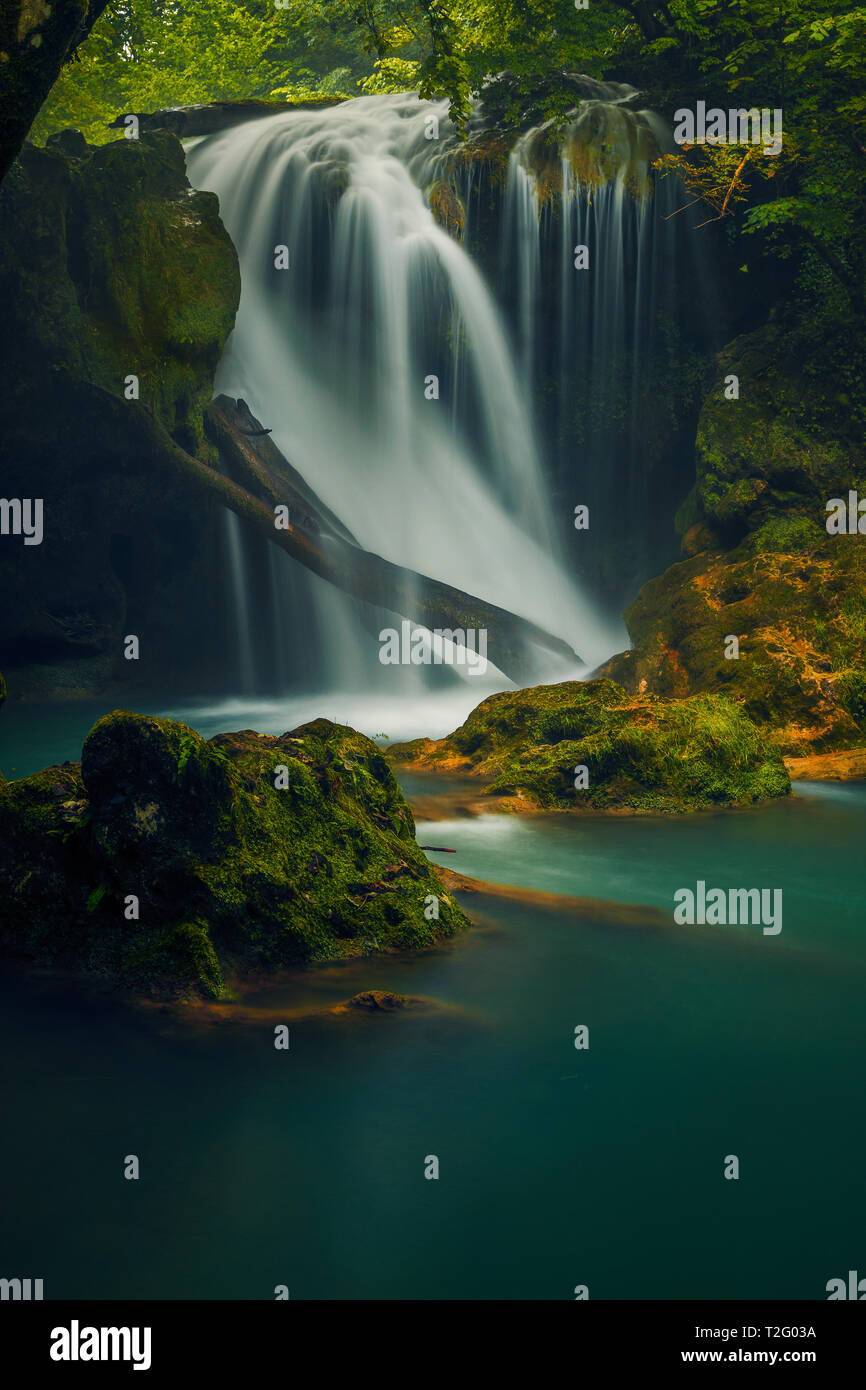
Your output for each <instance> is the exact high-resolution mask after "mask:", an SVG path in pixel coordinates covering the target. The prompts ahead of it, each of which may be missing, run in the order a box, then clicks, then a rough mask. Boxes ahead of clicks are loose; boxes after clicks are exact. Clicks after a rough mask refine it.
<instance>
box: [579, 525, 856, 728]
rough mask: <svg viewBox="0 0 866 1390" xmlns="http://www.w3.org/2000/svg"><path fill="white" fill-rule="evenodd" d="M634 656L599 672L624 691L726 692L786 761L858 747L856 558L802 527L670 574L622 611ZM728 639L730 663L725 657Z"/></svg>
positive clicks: (766, 530) (843, 541) (852, 549)
mask: <svg viewBox="0 0 866 1390" xmlns="http://www.w3.org/2000/svg"><path fill="white" fill-rule="evenodd" d="M625 619H626V622H627V624H628V628H629V632H630V634H631V637H632V641H633V643H634V647H633V650H632V651H630V652H626V653H624V654H622V655H621V656H618V657H615V658H614V659H613V660H612V661H610V662H608V663H607V664H606V665H605V666H604V667H603V668H602V670H603V672H604V673H606V674H609V675H611V676H613V677H614V678H615V679H617V680H622V681H623V682H624V683H625V684H626V685H627V686H628V688H629V689H631V690H634V691H641V690H647V689H649V690H653V691H655V692H657V693H659V694H662V695H669V696H685V695H690V694H694V693H696V692H700V691H719V692H725V693H726V694H728V695H729V696H731V697H732V698H734V699H736V700H737V701H738V702H739V703H741V704H742V706H743V708H744V709H745V711H746V712H747V713H748V714H749V715H750V716H751V718H753V719H754V720H756V721H757V722H758V723H760V724H762V725H764V726H766V727H768V728H769V729H770V730H771V732H772V736H773V738H774V739H775V740H776V741H777V742H778V743H779V746H780V747H781V748H782V749H783V751H784V752H786V753H789V754H798V753H807V752H809V751H816V752H817V751H831V750H833V749H841V748H849V747H856V746H858V745H859V744H862V743H863V742H864V741H866V710H864V708H863V704H862V701H861V700H860V699H859V697H858V693H857V692H858V691H859V690H860V689H862V686H863V682H864V675H866V549H864V541H863V538H862V537H858V536H828V535H827V534H826V532H823V533H822V531H821V530H820V529H819V528H818V526H817V525H816V524H815V523H814V522H813V521H807V520H806V519H803V518H787V519H778V520H771V521H768V522H767V523H765V525H764V526H763V527H761V528H760V529H759V530H758V531H754V532H752V533H751V534H750V535H749V536H747V537H746V539H745V540H744V541H743V542H742V543H741V544H740V545H739V546H737V547H736V548H735V549H734V550H732V551H710V552H704V553H702V554H700V555H697V556H694V557H692V558H690V559H688V560H684V561H683V562H682V563H680V564H678V565H673V566H672V567H671V568H670V569H669V570H667V571H666V572H665V573H664V574H663V575H660V576H659V577H658V578H657V579H653V580H651V581H650V583H649V584H646V585H645V586H644V588H643V589H642V590H641V592H640V593H639V595H638V597H637V598H636V599H635V601H634V603H632V604H631V605H630V606H629V607H628V608H627V609H626V611H625ZM731 636H735V637H736V638H737V642H738V652H739V655H738V656H736V657H733V656H726V655H725V652H726V650H728V649H729V642H728V639H729V638H730V637H731Z"/></svg>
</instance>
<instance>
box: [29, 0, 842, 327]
mask: <svg viewBox="0 0 866 1390" xmlns="http://www.w3.org/2000/svg"><path fill="white" fill-rule="evenodd" d="M577 73H583V74H587V75H589V76H590V77H594V78H598V79H613V80H625V81H630V82H632V83H634V84H635V85H638V86H639V87H640V88H641V89H642V90H643V92H644V93H645V98H646V104H647V105H651V106H654V107H655V108H657V109H659V110H661V111H663V112H665V113H666V114H668V115H672V113H673V110H674V108H675V106H681V105H683V104H688V105H693V104H694V102H695V101H696V100H699V99H701V100H705V101H707V103H708V104H715V105H719V106H722V107H727V106H728V105H734V106H736V107H739V108H742V107H746V108H748V107H750V106H757V107H758V108H770V109H776V108H781V109H782V110H783V112H784V149H783V153H782V154H781V155H780V156H778V157H774V156H764V155H763V154H762V153H760V154H759V153H757V152H756V150H755V148H754V147H749V146H738V145H726V146H717V147H708V146H703V147H700V148H696V149H692V150H685V149H683V150H680V151H679V152H678V153H677V154H675V155H673V156H669V157H667V158H666V159H665V161H664V163H663V170H664V171H667V172H675V173H677V174H678V175H679V176H680V177H681V178H682V179H683V180H684V182H685V184H686V187H687V189H688V190H689V191H690V193H691V195H692V197H693V198H695V199H696V200H702V201H703V202H704V203H705V205H706V207H707V219H706V220H707V221H713V220H718V219H720V218H723V219H729V220H730V223H731V225H734V224H735V223H736V224H737V225H738V228H739V230H740V231H741V232H742V233H743V234H745V235H746V236H758V237H760V238H761V240H762V244H763V245H766V246H769V247H771V248H772V249H774V250H775V251H776V252H777V253H778V254H779V255H781V256H783V257H785V256H790V255H791V254H794V253H797V254H801V253H803V252H805V251H806V250H807V248H809V247H811V248H812V250H813V251H816V252H817V254H818V255H820V256H821V257H822V258H823V259H824V261H825V263H826V264H827V265H828V266H829V267H830V269H831V270H832V272H833V274H834V275H835V276H836V278H837V280H838V281H839V283H840V284H842V285H844V286H845V289H846V292H847V294H848V297H849V302H850V304H851V305H852V306H853V307H854V308H855V310H858V311H862V310H863V309H864V302H863V280H864V266H866V246H864V232H863V224H864V217H863V212H864V204H866V7H863V6H861V5H857V4H850V3H844V0H843V3H839V4H838V5H836V7H835V8H834V9H833V10H832V11H828V10H827V8H826V0H786V3H785V4H784V5H781V4H780V3H779V0H740V3H738V4H736V5H732V4H730V3H729V0H667V3H660V4H659V3H655V2H654V0H592V3H591V4H590V5H589V6H588V8H587V9H581V10H579V9H576V7H575V5H574V3H573V0H208V4H207V5H204V6H190V5H186V4H183V3H182V0H113V3H111V4H110V5H109V8H108V10H107V11H106V13H105V14H104V15H103V17H102V19H101V20H100V21H99V23H98V24H97V26H96V28H95V29H94V31H93V33H92V35H91V36H90V38H89V39H88V41H87V42H86V43H85V44H83V45H82V46H81V48H80V49H79V51H78V54H77V57H76V61H74V62H72V63H71V64H69V65H68V66H67V68H66V69H65V70H64V72H63V74H62V76H61V79H60V81H59V82H58V83H57V85H56V87H55V89H54V90H53V92H52V93H51V96H50V98H49V100H48V102H47V104H46V106H45V108H44V109H43V111H42V113H41V115H40V117H39V120H38V122H37V126H36V127H35V131H34V137H35V138H36V139H37V140H38V141H43V140H44V139H45V138H46V137H47V135H48V134H50V133H51V132H52V131H55V130H58V129H61V128H63V127H65V126H69V125H74V126H78V127H79V128H81V129H82V130H84V132H85V134H86V135H87V137H88V139H90V140H98V141H101V140H105V139H106V138H108V132H107V130H106V128H105V127H106V124H107V122H108V121H110V120H111V119H112V118H113V117H115V116H117V115H118V114H121V113H123V112H125V111H130V110H139V111H142V110H154V109H157V108H159V107H162V106H171V105H183V104H187V103H191V102H203V101H213V100H217V99H230V98H238V97H271V96H274V97H289V98H292V99H303V98H305V97H310V96H313V95H319V96H337V97H343V96H347V97H348V96H353V95H359V94H362V93H365V92H389V91H398V90H406V89H414V90H417V91H418V92H419V93H420V95H421V96H422V97H424V98H447V99H448V100H449V102H450V110H451V116H452V120H453V121H454V124H455V126H456V128H457V129H458V130H459V131H464V132H465V130H466V129H467V126H468V121H469V117H470V113H471V109H472V102H473V99H474V98H476V97H478V96H479V94H480V95H481V97H482V101H483V110H484V112H485V115H486V116H487V119H488V121H493V122H495V123H496V124H497V125H499V126H501V127H505V128H516V127H524V128H525V127H526V125H527V124H533V123H537V122H539V121H542V120H548V119H551V118H561V117H563V116H564V115H565V114H566V113H567V112H568V111H569V110H570V109H571V108H572V107H573V106H574V104H575V101H576V99H577V98H576V92H575V83H574V77H575V74H577Z"/></svg>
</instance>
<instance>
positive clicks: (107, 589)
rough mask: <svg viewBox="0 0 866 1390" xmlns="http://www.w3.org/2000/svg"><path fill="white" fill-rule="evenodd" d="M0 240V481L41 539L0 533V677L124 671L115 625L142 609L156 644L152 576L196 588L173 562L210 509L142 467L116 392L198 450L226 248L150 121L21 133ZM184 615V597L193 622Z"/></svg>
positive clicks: (199, 541)
mask: <svg viewBox="0 0 866 1390" xmlns="http://www.w3.org/2000/svg"><path fill="white" fill-rule="evenodd" d="M0 245H2V252H0V297H2V300H3V303H4V307H5V310H6V313H7V316H8V319H7V324H6V328H7V332H6V334H5V337H4V346H3V347H2V349H0V366H2V372H3V382H4V390H3V393H2V399H0V431H2V434H3V438H4V453H5V459H4V492H5V495H6V496H7V497H18V498H41V499H43V509H44V535H43V538H42V541H41V544H33V545H28V546H25V545H24V544H23V539H22V538H20V537H14V538H13V537H4V541H3V545H2V548H0V585H2V588H3V592H4V595H5V596H6V598H7V604H6V617H5V621H4V625H3V635H2V650H0V660H3V661H4V664H5V668H6V671H7V675H8V676H9V677H10V682H11V685H12V688H13V689H14V690H15V692H16V694H17V695H26V694H28V693H29V694H51V695H53V696H63V695H68V696H74V695H78V694H87V693H90V692H92V691H94V690H98V689H103V688H105V687H106V686H110V684H111V683H112V681H113V680H114V679H115V678H116V677H118V676H122V675H124V674H127V675H128V671H126V672H125V671H124V670H123V668H124V667H125V666H126V665H127V663H124V662H123V660H122V638H123V636H124V635H125V634H126V633H128V632H130V631H132V632H135V631H136V630H137V627H136V624H142V623H143V621H144V619H145V618H147V619H148V623H147V626H148V629H149V631H151V632H152V633H155V634H156V637H155V641H156V642H157V644H158V643H159V640H160V633H161V631H163V630H164V626H165V624H164V620H163V621H162V622H161V621H160V612H161V610H162V609H164V607H165V596H166V593H167V591H168V590H169V589H171V591H172V592H173V593H174V594H175V598H174V599H173V600H172V606H174V607H176V605H177V604H178V603H179V604H180V605H181V607H182V608H183V607H184V605H185V604H187V603H188V602H191V601H190V600H188V599H187V598H186V596H185V595H186V594H190V593H192V591H193V590H194V589H195V588H196V587H201V588H202V590H203V592H206V587H207V586H206V584H204V583H202V585H201V586H197V585H194V584H192V583H190V580H191V579H192V578H193V577H194V576H195V575H196V574H198V573H199V567H200V566H201V564H202V559H203V556H204V554H205V553H206V549H207V538H208V534H209V529H210V528H211V522H212V518H211V517H209V516H208V515H207V514H206V512H203V508H202V505H201V503H200V502H197V501H195V500H194V499H193V498H192V497H190V496H186V495H185V494H184V492H183V490H182V489H179V488H178V485H177V483H176V482H173V481H172V480H171V479H170V478H168V477H165V476H162V475H161V474H160V473H159V471H158V470H157V469H156V468H155V467H154V464H153V462H152V459H151V458H150V456H149V454H148V452H147V451H146V450H145V449H144V448H143V446H142V444H141V443H140V442H139V441H138V439H137V434H136V431H135V430H134V429H133V428H132V427H130V428H129V430H128V431H127V430H126V429H125V426H124V422H123V419H122V412H121V413H119V412H118V409H117V405H118V402H120V403H121V404H123V403H125V401H126V400H128V399H134V395H133V393H134V392H135V391H136V389H137V391H138V399H139V400H140V401H141V403H142V404H143V405H144V406H145V407H146V408H147V409H148V411H149V412H150V413H151V414H152V415H153V416H154V417H155V418H156V419H157V420H158V421H160V423H161V424H163V425H164V426H165V428H166V429H167V430H168V431H169V433H170V434H171V435H172V436H173V437H174V439H175V440H176V441H177V442H178V443H179V444H181V445H182V446H183V447H184V448H186V449H188V450H189V451H191V452H196V453H201V451H202V450H203V449H205V450H206V448H207V446H206V445H205V444H204V443H203V434H202V408H203V406H204V404H205V403H206V402H207V400H208V399H209V397H210V395H211V392H212V382H213V374H214V371H215V369H216V365H217V363H218V361H219V357H220V354H221V352H222V348H223V345H224V343H225V340H226V338H227V336H228V334H229V332H230V330H231V328H232V325H233V322H234V315H235V311H236V308H237V304H238V301H239V297H240V277H239V271H238V265H237V257H236V254H235V251H234V247H233V246H232V243H231V241H230V239H229V237H228V234H227V233H226V231H225V229H224V227H223V226H222V223H221V222H220V218H219V208H218V202H217V199H216V197H215V196H214V195H212V194H208V193H195V192H193V191H192V190H191V189H190V187H189V184H188V182H187V178H186V171H185V164H184V155H183V149H182V147H181V145H180V143H179V141H178V140H177V139H176V138H175V137H174V136H173V135H170V134H163V133H159V134H153V135H145V136H143V137H142V139H141V140H139V141H132V140H130V141H127V140H120V141H118V142H116V143H114V144H110V145H105V146H102V147H100V148H98V149H94V148H90V147H88V146H87V145H86V144H85V142H84V140H83V138H82V137H81V136H80V135H78V134H77V133H76V132H71V131H67V132H64V133H63V134H62V135H61V136H58V137H56V138H55V139H54V140H53V141H52V142H51V144H50V146H49V147H48V148H46V149H44V150H43V149H36V148H33V147H30V146H28V147H25V149H24V151H23V153H22V155H21V156H20V158H19V159H18V160H17V161H16V163H15V164H14V165H13V167H12V169H11V170H10V172H9V174H8V176H7V178H6V180H5V182H4V184H3V188H2V191H0ZM133 377H134V378H137V387H136V385H135V383H133V382H132V381H131V380H130V378H133ZM108 397H111V398H112V399H111V400H108V399H107V398H108ZM82 537H86V538H87V539H86V543H83V542H82ZM179 538H183V543H180V544H179V543H178V540H179ZM204 573H205V572H204V571H202V573H201V576H200V577H201V579H202V580H203V579H204ZM201 616H202V615H201V613H197V612H196V610H195V608H194V606H193V607H189V608H188V610H187V617H188V620H189V622H190V623H191V624H195V622H196V621H197V620H198V621H200V620H201ZM163 655H164V659H165V662H166V663H167V664H169V665H170V662H171V654H170V653H169V652H168V651H166V652H165V653H164V654H163Z"/></svg>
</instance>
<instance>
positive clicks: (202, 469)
mask: <svg viewBox="0 0 866 1390" xmlns="http://www.w3.org/2000/svg"><path fill="white" fill-rule="evenodd" d="M89 389H90V390H92V391H94V392H96V393H98V395H99V396H100V397H101V398H102V399H103V400H104V403H105V408H106V409H107V410H111V411H113V412H114V414H115V418H116V419H117V420H118V432H119V433H120V434H122V433H123V432H125V430H127V429H128V428H129V424H130V423H131V422H133V421H134V422H135V424H136V427H137V433H138V434H139V436H140V439H141V442H142V443H145V444H146V445H147V448H148V452H149V453H150V454H151V455H152V457H153V459H154V461H155V462H157V463H162V464H163V465H164V466H166V467H167V468H169V469H171V470H173V471H174V472H175V473H176V474H177V475H179V476H180V477H182V478H184V479H185V480H186V482H187V483H188V484H190V485H192V486H193V487H196V488H198V489H199V490H201V491H203V492H205V493H207V494H208V495H209V496H211V497H213V498H215V499H216V500H218V501H219V502H221V503H222V505H223V506H225V507H228V508H229V509H230V510H231V511H233V512H234V513H235V514H236V515H237V516H240V517H243V518H244V520H246V521H248V522H250V523H251V524H252V525H253V526H255V527H256V529H257V530H258V531H260V532H261V533H262V535H263V536H264V538H265V539H266V540H268V541H269V542H270V543H271V545H276V546H279V548H280V549H281V550H284V551H285V552H286V553H287V554H288V555H290V556H291V557H292V559H293V560H297V561H298V563H299V564H302V565H304V566H305V567H306V568H307V569H309V570H311V571H312V572H313V574H317V575H319V577H320V578H321V579H324V580H326V582H327V583H329V584H333V585H334V587H335V588H337V589H342V591H343V592H344V593H346V594H349V595H351V596H352V597H353V598H359V599H363V600H364V602H365V603H369V604H372V605H373V606H374V607H376V608H384V609H387V610H388V611H389V612H391V613H398V614H400V615H402V616H403V617H404V618H408V619H409V620H410V621H412V622H414V623H417V624H418V625H419V626H420V627H425V628H428V629H433V628H440V629H451V630H454V629H463V630H464V631H470V630H471V629H473V628H475V629H483V630H486V632H487V647H488V657H489V660H490V661H491V662H492V664H493V665H494V666H496V667H498V669H499V670H500V671H503V672H504V673H505V675H507V676H509V677H510V678H511V679H512V680H514V681H516V682H518V683H524V684H525V683H527V682H530V681H531V680H532V678H533V675H535V674H537V671H538V662H537V658H536V657H534V656H533V652H532V648H533V647H539V646H540V647H542V648H543V649H545V650H546V651H548V652H553V653H555V654H556V655H558V656H560V657H562V659H563V660H564V661H565V662H567V663H569V664H573V663H575V662H576V661H578V660H579V658H578V657H577V655H576V654H575V652H574V650H573V649H572V648H571V647H570V646H569V645H568V643H567V642H564V641H563V640H562V638H561V637H556V636H554V635H553V633H550V632H546V631H545V629H544V628H541V627H538V626H537V625H536V624H535V623H532V622H530V621H529V620H528V619H527V618H521V617H518V615H517V614H516V613H510V612H509V611H508V610H507V609H505V608H499V607H498V606H497V605H496V604H493V603H488V602H486V601H485V600H484V599H480V598H476V597H475V596H474V595H472V594H467V593H465V592H464V591H463V590H462V589H455V588H454V587H453V585H451V584H445V583H443V582H442V581H441V580H438V579H431V578H430V577H429V576H427V575H423V574H418V573H416V572H415V571H414V570H410V569H407V568H406V567H405V566H403V565H395V564H392V563H391V561H390V560H385V559H383V558H382V556H381V555H374V554H372V553H371V552H370V551H367V550H361V549H360V548H359V547H358V546H355V545H351V544H349V543H347V542H345V541H343V540H340V539H338V538H337V537H334V536H324V535H320V534H315V533H311V532H310V531H305V530H303V529H302V528H301V527H300V526H291V525H290V526H289V527H288V528H287V529H286V530H282V529H279V530H278V529H277V527H276V526H275V525H274V513H273V509H272V508H271V507H269V506H268V505H267V503H265V502H263V501H261V500H260V499H259V498H258V497H255V496H254V495H253V493H252V492H250V491H248V490H247V489H246V488H244V487H242V486H241V485H240V484H239V483H236V482H233V481H232V479H231V478H227V477H226V476H225V474H223V473H219V472H217V470H216V469H214V468H211V467H210V465H209V464H206V463H203V462H202V460H201V459H198V458H195V457H194V456H193V455H192V454H189V453H187V451H186V450H185V449H183V448H181V446H180V445H179V444H178V443H176V441H175V440H174V439H172V437H171V435H170V434H169V433H168V431H167V430H166V429H165V427H164V426H163V425H162V424H160V422H159V421H158V420H157V419H156V417H155V416H153V415H151V414H150V413H149V412H148V411H147V410H146V409H145V408H144V406H143V405H142V404H141V402H139V401H121V400H119V399H118V397H116V396H114V395H113V394H112V393H111V392H109V391H105V390H103V389H102V388H101V387H95V386H91V387H90V388H89ZM245 442H246V444H247V447H251V446H249V441H245ZM252 452H253V453H254V452H255V451H254V450H253V451H252ZM259 462H260V461H259ZM251 466H252V462H251Z"/></svg>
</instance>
